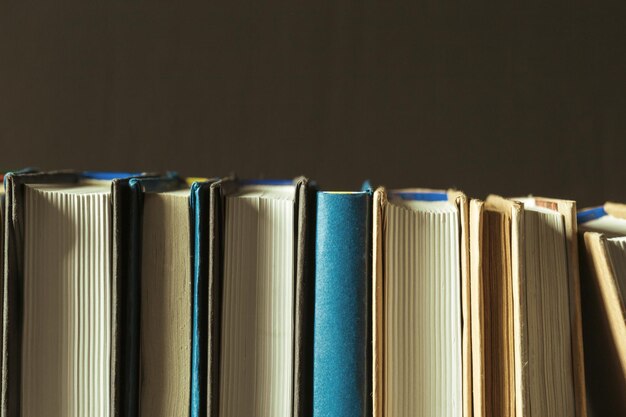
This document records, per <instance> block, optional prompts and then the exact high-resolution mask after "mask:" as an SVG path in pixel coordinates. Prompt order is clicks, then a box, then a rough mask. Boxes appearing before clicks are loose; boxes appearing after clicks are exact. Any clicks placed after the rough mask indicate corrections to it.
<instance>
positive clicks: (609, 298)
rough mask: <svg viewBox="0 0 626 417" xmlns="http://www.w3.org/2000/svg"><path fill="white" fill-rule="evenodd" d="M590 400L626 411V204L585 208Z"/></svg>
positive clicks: (598, 407) (598, 409)
mask: <svg viewBox="0 0 626 417" xmlns="http://www.w3.org/2000/svg"><path fill="white" fill-rule="evenodd" d="M579 222H580V226H579V227H580V239H581V241H582V244H581V245H582V246H583V248H584V251H583V253H581V266H582V268H581V271H582V273H581V285H582V289H583V291H584V294H585V297H584V299H583V329H584V333H585V364H586V368H585V369H586V376H587V379H588V381H589V403H590V404H589V406H590V409H591V410H592V411H593V413H594V415H626V304H625V300H626V205H623V204H617V203H606V204H605V205H604V206H603V207H597V208H594V209H588V210H583V211H581V212H580V213H579Z"/></svg>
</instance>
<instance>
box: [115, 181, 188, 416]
mask: <svg viewBox="0 0 626 417" xmlns="http://www.w3.org/2000/svg"><path fill="white" fill-rule="evenodd" d="M129 186H130V188H131V191H132V199H133V201H134V202H135V210H133V211H132V213H134V216H133V218H132V220H131V224H130V228H131V233H128V234H127V236H130V237H136V239H132V238H131V244H130V247H131V252H132V253H135V254H136V256H137V267H138V268H137V269H136V270H135V273H136V275H135V276H134V277H132V281H134V282H136V286H137V288H138V290H137V299H136V300H135V302H136V303H138V305H139V308H138V313H139V327H138V332H139V334H138V338H139V353H138V366H139V372H140V375H141V377H140V378H139V379H138V381H137V383H138V387H136V392H137V395H138V398H137V399H136V400H135V401H136V402H137V407H138V415H140V416H171V415H176V416H185V415H190V413H191V405H192V403H191V398H192V383H191V379H192V375H194V370H193V369H192V356H193V355H192V352H193V349H192V346H193V345H192V342H193V338H192V331H193V330H192V329H193V327H194V322H193V318H194V315H193V291H194V283H193V282H192V274H193V242H194V240H195V239H194V238H195V237H194V230H193V229H192V210H191V205H190V204H191V196H192V194H191V189H192V187H190V185H189V184H187V182H186V181H184V180H183V179H182V178H179V177H178V176H177V175H173V174H170V175H167V176H165V177H152V178H133V179H131V180H130V184H129ZM134 245H136V247H133V246H134Z"/></svg>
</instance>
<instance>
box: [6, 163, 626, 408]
mask: <svg viewBox="0 0 626 417" xmlns="http://www.w3.org/2000/svg"><path fill="white" fill-rule="evenodd" d="M0 204H1V205H2V207H1V208H2V209H1V210H0V213H1V216H2V219H1V220H2V221H1V222H0V224H1V230H0V233H2V236H3V238H2V239H1V240H0V241H1V243H0V244H1V245H2V246H1V247H0V249H2V253H3V256H2V258H1V261H0V262H1V263H2V265H1V266H2V271H3V272H2V285H1V288H2V294H1V300H2V310H1V311H2V326H3V330H2V340H1V342H2V360H1V370H2V381H1V382H2V390H1V413H2V416H7V417H8V416H24V417H31V416H49V417H62V416H81V417H82V416H106V417H108V416H111V417H113V416H114V417H122V416H123V417H136V416H142V417H154V416H164V417H165V416H168V417H170V416H190V417H250V416H252V417H257V416H258V417H307V416H315V417H322V416H324V417H325V416H333V417H344V416H345V417H360V416H363V417H369V416H374V417H395V416H429V417H430V416H458V417H472V416H474V417H491V416H494V417H496V416H511V417H522V416H533V417H534V416H537V417H539V416H575V417H585V416H587V415H591V414H592V413H591V412H592V411H593V413H595V414H594V415H626V308H625V300H626V206H622V205H620V204H615V203H607V204H605V205H604V206H602V207H595V208H591V209H587V210H583V211H581V212H579V213H577V209H576V203H575V202H574V201H569V200H558V199H550V198H539V197H524V198H503V197H499V196H495V195H492V196H488V197H487V198H486V199H485V200H484V201H481V200H477V199H469V198H467V197H466V196H465V194H463V193H462V192H460V191H456V190H429V189H399V190H387V189H385V188H384V187H379V188H377V189H373V188H372V187H371V186H370V185H369V184H368V183H366V184H365V185H364V186H363V188H362V189H360V190H352V191H346V192H336V191H322V190H320V189H319V188H318V186H317V185H316V184H315V183H314V182H312V181H310V180H308V179H307V178H304V177H300V178H296V179H294V180H240V179H237V178H234V177H225V178H181V177H179V176H177V175H175V174H166V175H158V174H130V173H128V174H127V173H95V172H68V171H56V172H39V171H35V170H24V171H19V172H12V173H8V174H6V175H5V176H4V193H2V194H0ZM579 248H580V250H579ZM579 263H580V268H579ZM588 410H589V411H588Z"/></svg>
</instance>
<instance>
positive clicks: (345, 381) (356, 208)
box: [313, 192, 371, 417]
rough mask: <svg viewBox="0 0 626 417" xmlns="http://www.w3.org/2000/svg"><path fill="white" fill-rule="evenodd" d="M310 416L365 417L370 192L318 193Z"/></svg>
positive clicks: (368, 358)
mask: <svg viewBox="0 0 626 417" xmlns="http://www.w3.org/2000/svg"><path fill="white" fill-rule="evenodd" d="M315 261H316V271H315V307H314V331H313V339H314V340H313V349H314V364H313V415H314V416H315V417H322V416H334V417H361V416H369V415H371V404H370V403H371V396H370V391H371V390H370V386H371V376H370V362H371V340H370V339H371V336H370V323H371V321H370V320H371V312H370V304H371V303H370V298H371V296H370V288H369V287H370V281H371V269H370V263H371V193H369V192H363V193H350V194H342V193H319V194H318V200H317V225H316V248H315Z"/></svg>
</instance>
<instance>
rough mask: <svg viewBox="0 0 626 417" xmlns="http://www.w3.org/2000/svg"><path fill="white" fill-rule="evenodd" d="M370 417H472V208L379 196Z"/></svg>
mask: <svg viewBox="0 0 626 417" xmlns="http://www.w3.org/2000/svg"><path fill="white" fill-rule="evenodd" d="M373 221H374V229H373V245H374V248H373V298H374V299H373V320H372V323H373V355H372V357H373V381H372V382H373V391H374V392H373V401H374V404H373V414H374V416H375V417H383V416H388V417H391V416H438V415H439V416H471V392H472V389H471V368H470V366H471V353H470V339H469V336H470V331H469V319H470V317H469V275H468V273H469V271H468V268H469V252H468V235H469V230H468V205H467V199H466V197H465V195H464V194H463V193H461V192H458V191H438V190H426V189H404V190H394V191H390V192H387V190H385V189H384V188H379V189H378V190H376V192H375V193H374V207H373Z"/></svg>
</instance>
